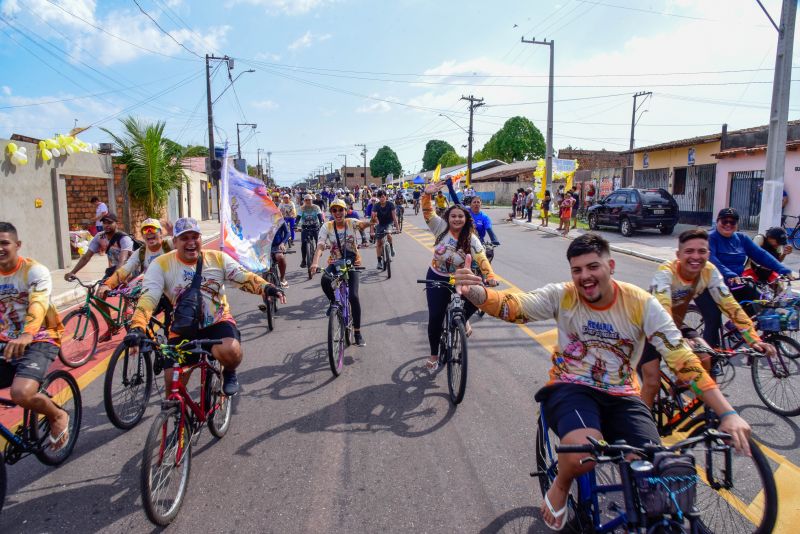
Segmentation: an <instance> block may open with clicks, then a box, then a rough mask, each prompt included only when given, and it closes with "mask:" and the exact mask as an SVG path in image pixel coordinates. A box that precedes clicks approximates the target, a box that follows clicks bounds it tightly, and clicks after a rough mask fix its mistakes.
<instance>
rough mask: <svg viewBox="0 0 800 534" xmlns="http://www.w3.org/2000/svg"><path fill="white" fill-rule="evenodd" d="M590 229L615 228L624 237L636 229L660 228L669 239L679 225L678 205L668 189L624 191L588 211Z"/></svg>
mask: <svg viewBox="0 0 800 534" xmlns="http://www.w3.org/2000/svg"><path fill="white" fill-rule="evenodd" d="M586 216H587V219H588V221H589V228H590V229H592V230H597V229H598V228H599V227H601V226H616V227H617V228H619V231H620V233H622V235H624V236H625V237H630V236H632V235H633V232H634V231H635V230H636V229H637V228H658V229H659V230H661V233H662V234H664V235H669V234H671V233H672V230H673V229H674V228H675V225H676V224H677V223H678V203H677V202H675V199H674V198H673V197H672V195H670V194H669V193H668V192H667V190H666V189H634V188H624V189H617V190H616V191H613V192H612V193H611V194H610V195H608V196H607V197H605V198H603V199H601V200H600V201H598V202H597V204H595V205H594V206H591V207H589V209H588V210H587V214H586Z"/></svg>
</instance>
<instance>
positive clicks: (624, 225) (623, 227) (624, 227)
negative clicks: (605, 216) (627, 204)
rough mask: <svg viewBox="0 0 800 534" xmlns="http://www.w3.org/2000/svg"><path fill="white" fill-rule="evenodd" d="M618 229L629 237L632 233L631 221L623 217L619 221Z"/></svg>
mask: <svg viewBox="0 0 800 534" xmlns="http://www.w3.org/2000/svg"><path fill="white" fill-rule="evenodd" d="M619 231H620V233H621V234H622V235H624V236H625V237H630V236H632V235H633V223H632V222H631V220H630V219H628V218H627V217H623V218H622V220H621V221H620V222H619Z"/></svg>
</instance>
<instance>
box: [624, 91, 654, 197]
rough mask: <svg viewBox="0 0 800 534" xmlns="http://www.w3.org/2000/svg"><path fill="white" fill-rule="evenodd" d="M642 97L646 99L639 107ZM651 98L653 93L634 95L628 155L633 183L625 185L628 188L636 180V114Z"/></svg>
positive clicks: (640, 92) (644, 92) (643, 92)
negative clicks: (634, 154)
mask: <svg viewBox="0 0 800 534" xmlns="http://www.w3.org/2000/svg"><path fill="white" fill-rule="evenodd" d="M640 96H643V97H645V99H644V100H642V103H641V104H639V105H638V106H637V105H636V100H637V99H638V98H639V97H640ZM650 96H653V93H651V92H650V91H639V92H638V93H636V94H634V95H633V111H632V112H631V146H630V154H628V167H630V169H631V175H630V179H631V182H630V183H628V184H625V185H626V186H631V185H633V178H634V176H633V141H634V131H635V130H636V123H637V122H638V121H637V120H636V112H637V111H639V108H640V107H641V106H643V105H644V103H645V102H646V101H647V97H650Z"/></svg>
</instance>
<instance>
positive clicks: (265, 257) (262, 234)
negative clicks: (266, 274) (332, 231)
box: [220, 148, 283, 273]
mask: <svg viewBox="0 0 800 534" xmlns="http://www.w3.org/2000/svg"><path fill="white" fill-rule="evenodd" d="M220 182H221V183H220V211H221V217H220V221H221V223H222V236H221V237H222V239H221V241H222V250H223V251H225V252H227V253H228V254H230V255H231V256H233V258H234V259H236V261H238V262H239V263H241V264H242V265H243V266H244V267H245V268H246V269H247V270H249V271H252V272H254V273H259V272H263V271H266V270H267V269H269V266H270V252H271V250H272V239H273V238H274V237H275V233H276V232H277V231H278V229H279V228H280V227H281V225H282V224H283V217H282V216H281V212H280V210H279V209H278V207H277V206H276V205H275V203H274V202H272V200H271V199H270V198H269V193H268V191H267V188H266V186H265V185H264V184H263V183H262V182H261V181H260V180H258V179H257V178H254V177H252V176H248V175H246V174H244V173H241V172H239V171H238V170H236V169H235V168H234V167H233V165H229V164H228V151H227V148H226V150H225V156H224V158H223V168H222V179H221V181H220Z"/></svg>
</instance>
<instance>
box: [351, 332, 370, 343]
mask: <svg viewBox="0 0 800 534" xmlns="http://www.w3.org/2000/svg"><path fill="white" fill-rule="evenodd" d="M353 339H354V341H355V344H356V345H358V346H359V347H364V346H366V345H367V342H366V341H364V336H362V335H361V332H356V333H355V334H354V335H353Z"/></svg>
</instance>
